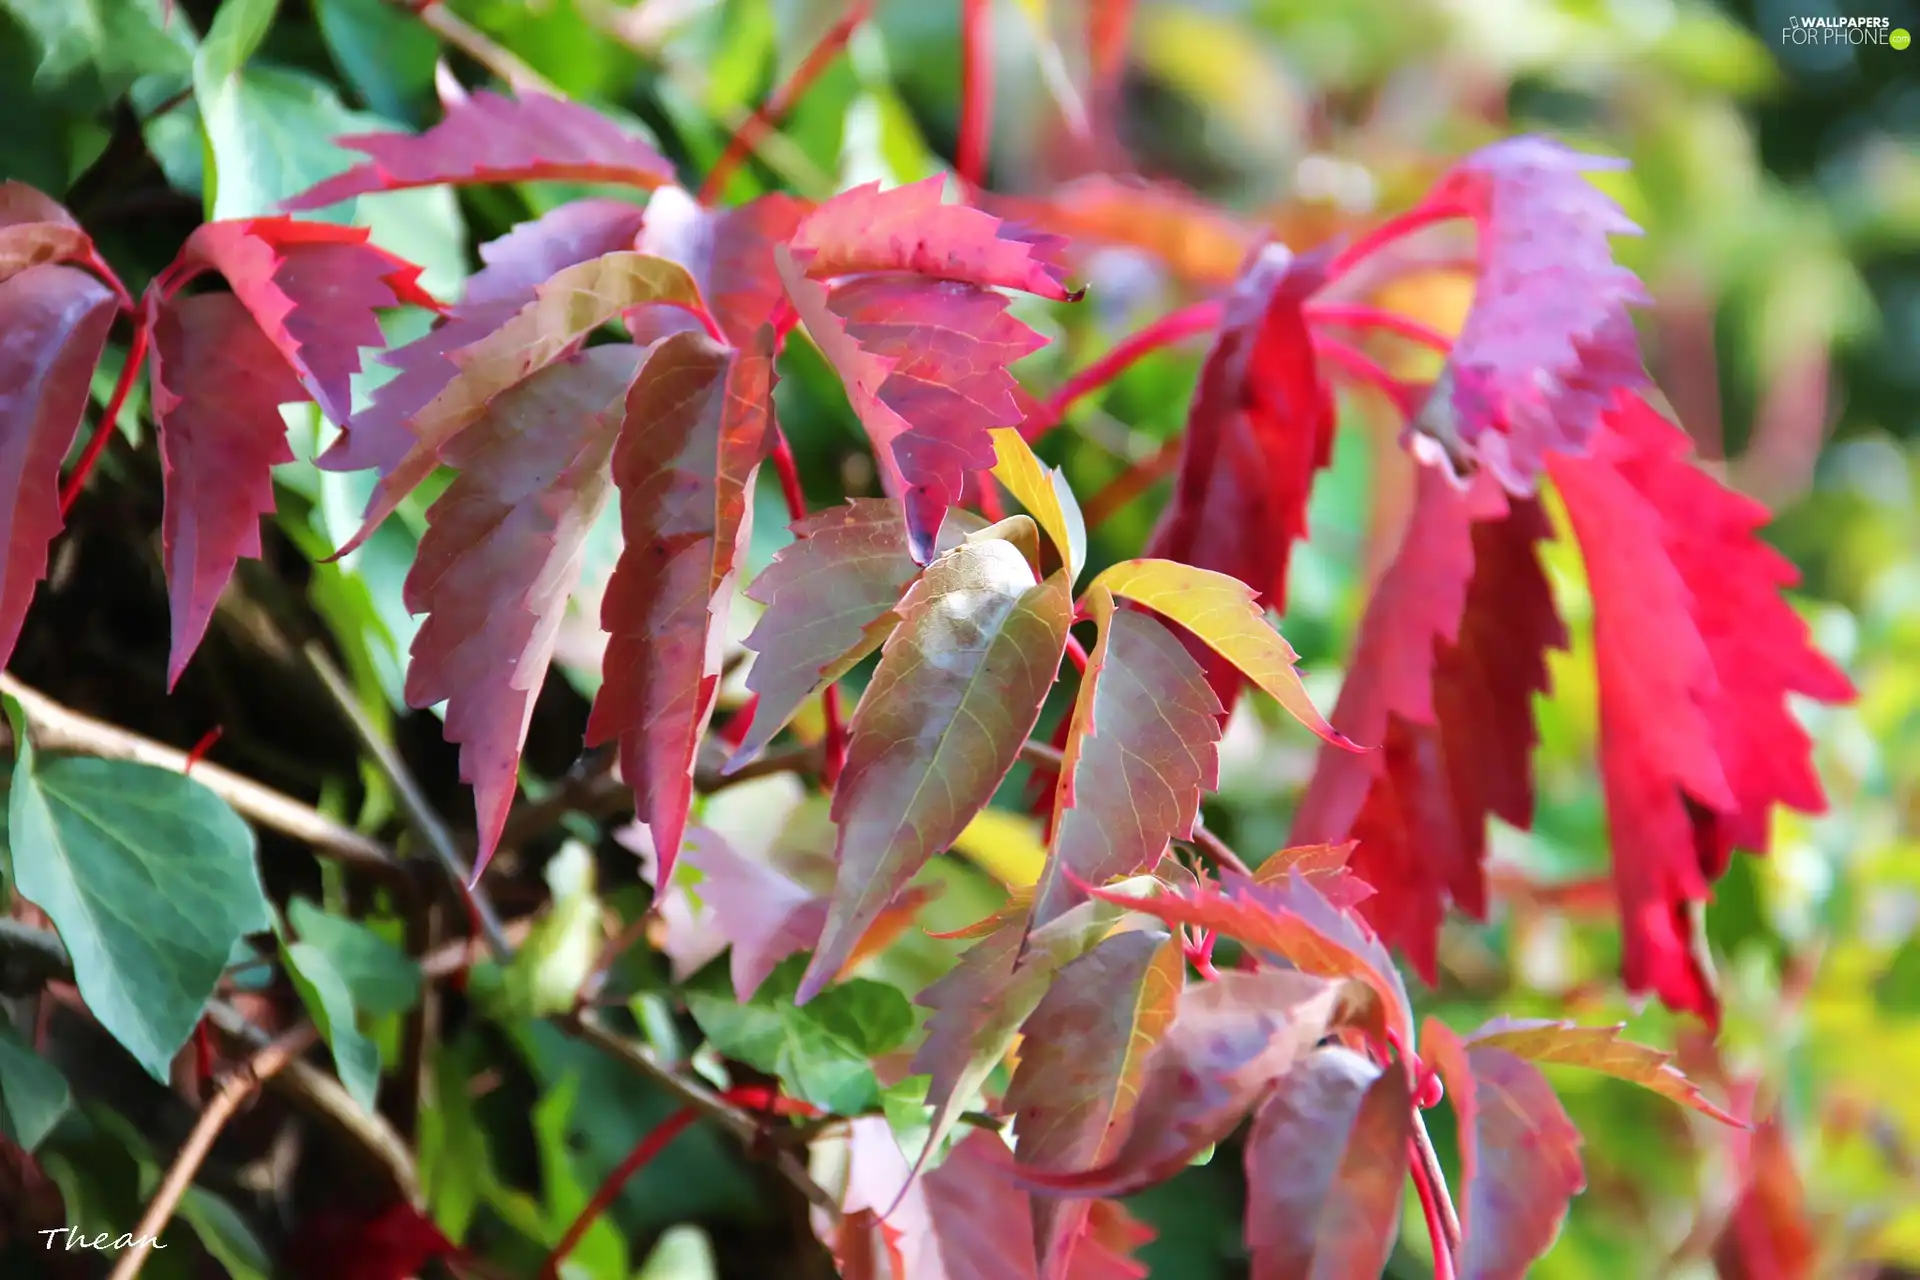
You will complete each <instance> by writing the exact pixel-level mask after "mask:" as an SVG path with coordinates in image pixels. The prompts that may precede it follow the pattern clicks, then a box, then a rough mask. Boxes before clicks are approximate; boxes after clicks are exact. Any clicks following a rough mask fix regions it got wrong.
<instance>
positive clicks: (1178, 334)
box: [1020, 298, 1225, 444]
mask: <svg viewBox="0 0 1920 1280" xmlns="http://www.w3.org/2000/svg"><path fill="white" fill-rule="evenodd" d="M1224 311H1225V307H1224V305H1223V304H1222V303H1221V302H1220V300H1219V299H1217V298H1214V299H1209V300H1208V301H1206V302H1196V303H1194V304H1193V305H1192V306H1190V307H1182V308H1181V309H1180V310H1178V311H1170V312H1168V313H1167V314H1166V315H1164V316H1161V317H1160V318H1159V319H1158V320H1155V321H1154V322H1153V323H1152V324H1150V325H1148V326H1146V327H1145V328H1144V329H1141V330H1140V331H1139V332H1137V333H1134V334H1131V335H1129V336H1128V337H1125V338H1122V339H1121V340H1120V341H1119V342H1117V343H1115V344H1114V347H1113V350H1111V351H1109V352H1107V354H1105V355H1103V356H1101V357H1100V358H1099V359H1098V360H1095V361H1094V362H1093V363H1092V364H1090V365H1088V366H1087V367H1086V368H1084V369H1082V370H1081V371H1080V372H1078V373H1076V374H1074V375H1073V376H1072V377H1071V378H1068V379H1067V380H1066V381H1065V382H1063V383H1061V384H1060V387H1059V389H1058V390H1056V391H1055V392H1054V393H1053V394H1052V395H1050V396H1048V397H1047V398H1046V400H1044V401H1043V402H1042V403H1041V405H1040V407H1039V408H1038V409H1035V410H1034V411H1033V413H1032V415H1031V416H1029V417H1028V418H1027V420H1026V421H1025V422H1023V423H1021V424H1020V434H1021V435H1023V436H1025V437H1026V439H1027V443H1029V444H1032V443H1033V442H1034V441H1035V440H1038V439H1039V438H1040V437H1041V436H1043V435H1045V434H1047V432H1049V431H1051V430H1053V428H1054V427H1056V426H1058V425H1059V423H1060V419H1061V418H1062V417H1063V416H1065V414H1066V412H1067V410H1068V408H1070V407H1071V406H1072V405H1073V403H1074V401H1076V400H1078V399H1080V397H1082V396H1084V395H1087V394H1089V393H1090V392H1093V391H1097V390H1099V389H1100V388H1101V387H1104V386H1106V385H1107V384H1108V383H1109V382H1112V381H1113V380H1114V379H1115V378H1117V377H1119V376H1120V375H1121V374H1122V373H1125V372H1126V371H1127V369H1128V368H1130V367H1131V366H1132V365H1133V364H1134V363H1135V362H1137V361H1138V360H1140V358H1141V357H1143V356H1146V355H1149V354H1151V353H1153V352H1155V351H1158V350H1159V349H1160V348H1162V347H1170V346H1172V345H1173V344H1174V343H1176V342H1184V341H1186V340H1187V339H1188V338H1193V337H1198V336H1199V335H1200V334H1203V333H1206V332H1207V331H1208V330H1210V329H1214V328H1217V327H1219V324H1220V317H1221V316H1222V314H1223V313H1224Z"/></svg>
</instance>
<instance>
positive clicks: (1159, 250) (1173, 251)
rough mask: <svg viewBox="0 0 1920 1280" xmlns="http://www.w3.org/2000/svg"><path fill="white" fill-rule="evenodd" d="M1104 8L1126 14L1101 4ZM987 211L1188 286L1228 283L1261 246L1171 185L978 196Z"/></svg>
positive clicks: (1127, 182)
mask: <svg viewBox="0 0 1920 1280" xmlns="http://www.w3.org/2000/svg"><path fill="white" fill-rule="evenodd" d="M1107 3H1108V4H1109V7H1112V8H1122V7H1130V6H1128V5H1123V4H1121V3H1115V2H1114V0H1107ZM983 201H984V202H985V203H986V208H987V210H988V211H989V212H991V213H997V214H999V215H1001V216H1002V217H1008V218H1018V219H1020V220H1021V221H1022V222H1027V223H1031V224H1032V225H1034V226H1038V227H1045V228H1046V229H1047V230H1049V231H1053V232H1057V233H1059V234H1060V235H1063V236H1067V237H1069V238H1071V239H1072V241H1073V243H1074V245H1075V246H1076V247H1079V246H1082V245H1121V246H1125V247H1127V248H1131V249H1139V250H1141V251H1143V252H1145V253H1148V254H1151V255H1152V256H1153V258H1154V259H1155V260H1156V261H1157V262H1159V263H1161V264H1164V266H1165V267H1166V269H1167V270H1168V271H1169V272H1171V273H1172V274H1174V275H1176V276H1178V277H1180V278H1181V279H1182V280H1185V281H1187V282H1188V283H1190V284H1196V285H1203V286H1208V287H1213V288H1219V287H1223V286H1225V285H1229V284H1232V283H1233V281H1234V279H1235V277H1236V276H1238V275H1239V274H1240V273H1241V271H1242V270H1243V269H1244V267H1245V266H1246V262H1247V256H1248V255H1249V254H1251V253H1252V252H1253V251H1254V250H1255V249H1257V248H1259V247H1260V241H1261V239H1262V234H1261V229H1260V228H1259V227H1256V226H1254V225H1252V224H1250V223H1247V222H1243V221H1241V220H1240V219H1238V218H1236V217H1234V216H1233V215H1232V214H1231V213H1229V212H1227V211H1226V210H1223V209H1221V208H1219V207H1218V206H1216V205H1213V204H1210V203H1208V202H1207V201H1205V200H1202V199H1201V198H1200V197H1198V196H1196V195H1195V194H1194V193H1192V192H1191V191H1188V190H1186V189H1185V188H1183V187H1180V186H1177V185H1175V184H1173V183H1169V182H1145V181H1141V180H1139V179H1136V178H1124V177H1111V176H1109V175H1106V174H1089V175H1087V176H1085V177H1082V178H1076V179H1074V180H1073V181H1072V182H1070V183H1067V184H1066V185H1065V186H1062V187H1059V188H1056V189H1055V190H1053V191H1052V192H1049V193H1048V194H1046V195H1044V196H1003V195H997V194H990V195H986V196H984V197H983Z"/></svg>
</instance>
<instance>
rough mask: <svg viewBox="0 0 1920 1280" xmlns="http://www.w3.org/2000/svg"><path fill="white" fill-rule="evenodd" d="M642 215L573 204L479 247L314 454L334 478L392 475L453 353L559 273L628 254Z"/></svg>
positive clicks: (611, 203) (449, 374) (451, 373)
mask: <svg viewBox="0 0 1920 1280" xmlns="http://www.w3.org/2000/svg"><path fill="white" fill-rule="evenodd" d="M642 216H643V213H642V210H640V209H639V208H637V207H636V206H634V205H630V204H627V203H626V202H625V201H622V200H575V201H573V202H571V203H569V204H563V205H561V206H560V207H559V208H558V209H555V210H554V211H553V212H551V213H549V214H547V215H546V216H545V217H541V218H536V219H534V220H533V221H531V222H523V223H521V224H520V225H518V226H516V227H514V228H513V230H511V231H509V232H507V234H505V235H503V236H501V237H500V238H499V239H497V240H491V241H488V242H487V243H486V244H483V245H481V246H480V261H481V262H483V263H484V264H486V265H485V266H483V267H482V268H481V269H480V270H479V271H478V272H476V273H475V274H474V275H472V276H470V277H468V279H467V283H466V290H465V295H464V296H463V297H462V298H461V300H460V301H459V302H457V303H455V304H454V305H453V306H452V307H451V308H449V309H448V312H447V315H446V318H445V319H444V320H443V321H442V322H441V323H440V325H439V326H438V327H437V328H435V329H434V330H432V331H431V332H430V333H428V334H426V335H425V336H424V337H421V338H418V339H416V340H414V341H413V342H409V343H407V344H406V345H405V346H402V347H396V348H394V349H392V350H390V351H387V352H385V353H383V354H382V355H380V356H379V357H378V359H379V360H380V362H381V363H382V364H385V365H390V366H392V367H393V368H395V369H398V370H399V373H397V374H396V375H395V376H394V377H392V378H390V379H388V380H387V381H386V382H384V383H382V384H381V385H380V386H379V387H378V388H376V389H375V390H374V392H373V403H372V404H370V405H368V406H367V408H366V409H364V410H363V411H361V412H360V413H358V414H356V415H354V418H353V420H352V422H351V423H350V424H349V429H348V430H347V431H346V432H345V433H344V434H343V435H341V437H340V438H339V439H338V440H336V441H335V442H334V444H333V446H332V447H331V448H330V449H328V450H327V452H326V453H324V454H322V455H321V456H320V459H319V465H320V466H322V467H324V468H327V469H329V470H335V471H359V470H363V469H366V468H369V467H371V468H376V469H378V470H379V471H380V473H381V474H382V475H385V474H386V473H387V472H389V471H392V470H393V468H394V467H395V466H396V465H398V463H399V461H400V459H402V458H404V457H405V456H406V454H407V451H408V450H409V449H411V448H412V447H413V433H412V432H411V431H409V430H408V429H407V425H406V424H407V423H408V421H409V420H411V419H412V418H413V417H414V415H415V414H417V413H419V412H420V410H422V409H424V408H426V406H427V405H428V404H429V403H430V402H431V401H432V400H433V398H434V397H435V396H437V395H439V394H440V392H441V391H442V390H443V389H444V388H445V387H446V385H447V384H448V383H449V382H451V381H453V379H454V377H455V375H457V374H458V373H459V372H460V367H459V365H457V364H456V363H455V362H454V354H453V353H455V352H457V351H459V350H460V349H461V348H462V347H468V346H471V345H473V344H474V343H476V342H478V341H480V340H481V339H482V338H484V337H486V336H487V335H489V334H491V333H492V332H493V331H494V330H496V329H498V328H500V326H502V325H504V324H505V323H506V322H507V321H509V320H511V319H512V318H513V317H514V314H515V313H516V312H518V311H519V310H520V309H521V308H522V307H525V306H526V305H527V304H528V303H530V302H532V301H533V300H534V291H535V290H536V289H537V288H538V287H539V286H540V285H543V284H545V283H546V282H547V280H548V278H549V277H551V276H553V275H554V274H555V273H557V272H559V271H562V270H564V269H566V268H567V267H572V266H578V265H579V264H580V263H582V262H586V261H589V260H591V259H594V258H598V257H601V256H602V255H605V254H609V253H614V252H617V251H619V250H622V249H631V248H632V247H633V244H634V240H635V237H637V236H638V235H639V234H640V225H641V218H642Z"/></svg>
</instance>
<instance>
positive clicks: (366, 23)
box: [313, 0, 440, 124]
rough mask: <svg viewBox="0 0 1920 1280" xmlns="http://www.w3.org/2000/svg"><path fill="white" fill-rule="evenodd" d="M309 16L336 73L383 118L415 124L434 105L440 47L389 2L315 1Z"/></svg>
mask: <svg viewBox="0 0 1920 1280" xmlns="http://www.w3.org/2000/svg"><path fill="white" fill-rule="evenodd" d="M313 16H314V17H315V18H316V19H318V20H319V23H320V36H321V38H322V39H324V40H325V41H326V42H327V49H328V51H329V52H330V53H332V54H333V60H334V62H335V63H336V64H338V66H339V68H340V73H341V75H342V76H344V77H345V78H346V81H347V83H348V84H350V85H352V86H353V88H354V90H355V91H356V92H358V93H359V95H360V96H361V97H362V98H365V99H366V101H367V105H368V106H370V107H372V108H373V109H374V110H375V111H377V112H379V113H380V114H381V115H383V116H388V117H390V118H392V119H394V120H404V121H407V122H408V123H411V124H419V123H420V122H421V118H422V116H423V114H424V113H425V111H426V110H427V108H429V107H430V106H431V105H432V103H433V97H434V95H433V64H434V61H435V60H436V59H437V58H439V56H440V42H439V41H438V40H437V39H435V38H434V35H433V33H432V32H431V31H429V30H427V28H426V26H425V25H424V24H423V23H421V22H419V21H418V20H417V19H415V18H414V17H413V16H412V15H411V14H408V13H407V12H406V11H405V10H403V9H401V8H400V7H399V6H397V5H394V4H391V3H389V0H314V5H313Z"/></svg>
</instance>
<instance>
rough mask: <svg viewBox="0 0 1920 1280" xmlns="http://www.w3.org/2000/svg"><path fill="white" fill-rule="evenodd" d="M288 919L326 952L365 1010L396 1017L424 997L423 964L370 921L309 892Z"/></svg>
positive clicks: (355, 1001)
mask: <svg viewBox="0 0 1920 1280" xmlns="http://www.w3.org/2000/svg"><path fill="white" fill-rule="evenodd" d="M287 923H288V924H290V925H292V926H293V931H294V934H295V935H296V936H297V937H298V938H299V939H300V941H301V942H302V943H306V944H308V945H310V946H312V947H314V948H315V949H316V950H319V951H321V952H324V953H325V954H326V957H327V961H328V962H329V963H330V964H331V965H332V966H333V971H334V972H335V973H337V974H339V975H340V978H341V979H342V981H344V982H345V983H346V984H347V990H348V991H349V992H350V993H352V996H353V1004H354V1007H355V1008H356V1009H358V1010H360V1012H362V1013H364V1014H366V1015H368V1016H369V1017H374V1018H386V1017H392V1016H393V1015H395V1014H401V1013H405V1012H406V1011H407V1010H409V1009H411V1008H413V1006H414V1004H415V1003H416V1002H417V1001H418V1000H419V999H420V966H419V965H418V964H417V963H415V962H414V959H413V957H412V956H409V955H408V954H407V953H406V952H404V951H402V950H401V949H400V948H399V947H396V946H394V945H393V943H391V942H389V941H387V940H386V939H385V938H383V937H381V936H380V935H379V934H377V933H375V932H374V931H373V930H372V929H369V928H367V926H366V925H363V924H361V923H360V922H359V921H357V920H348V919H346V918H345V917H344V916H336V915H331V914H329V913H328V912H326V911H323V910H321V909H320V908H319V907H317V906H315V905H314V904H313V903H312V902H310V901H308V900H307V899H305V898H295V899H293V900H292V901H291V902H289V903H288V904H287Z"/></svg>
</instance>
